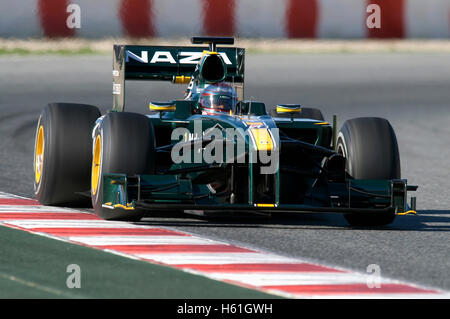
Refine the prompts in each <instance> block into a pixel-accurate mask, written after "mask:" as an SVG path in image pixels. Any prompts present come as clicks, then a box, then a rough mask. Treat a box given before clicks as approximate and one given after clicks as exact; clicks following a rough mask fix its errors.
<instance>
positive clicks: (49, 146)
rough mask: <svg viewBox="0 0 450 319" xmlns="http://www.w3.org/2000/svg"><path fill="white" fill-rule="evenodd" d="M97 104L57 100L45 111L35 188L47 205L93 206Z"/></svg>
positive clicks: (38, 138) (38, 141)
mask: <svg viewBox="0 0 450 319" xmlns="http://www.w3.org/2000/svg"><path fill="white" fill-rule="evenodd" d="M100 116H101V114H100V111H99V110H98V108H97V107H95V106H92V105H85V104H70V103H53V104H49V105H48V106H47V107H46V108H45V109H44V110H43V111H42V113H41V115H40V117H39V121H38V125H37V129H36V138H35V147H34V162H33V167H34V192H35V196H36V198H37V200H38V201H39V202H40V203H41V204H43V205H66V206H78V207H86V206H90V202H89V193H87V197H86V196H83V195H81V194H80V193H83V192H89V182H90V178H89V175H90V163H91V158H92V129H93V127H94V124H95V121H96V120H97V119H98V118H99V117H100Z"/></svg>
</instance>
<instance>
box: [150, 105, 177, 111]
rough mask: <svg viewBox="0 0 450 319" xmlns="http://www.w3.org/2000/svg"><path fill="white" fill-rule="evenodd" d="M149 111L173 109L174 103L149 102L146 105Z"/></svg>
mask: <svg viewBox="0 0 450 319" xmlns="http://www.w3.org/2000/svg"><path fill="white" fill-rule="evenodd" d="M148 107H149V109H150V111H175V104H172V105H155V104H152V103H150V105H149V106H148Z"/></svg>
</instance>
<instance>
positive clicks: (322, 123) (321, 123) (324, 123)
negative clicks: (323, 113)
mask: <svg viewBox="0 0 450 319" xmlns="http://www.w3.org/2000/svg"><path fill="white" fill-rule="evenodd" d="M327 124H330V123H328V122H317V123H314V125H327Z"/></svg>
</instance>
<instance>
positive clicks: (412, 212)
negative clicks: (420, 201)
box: [397, 210, 417, 216]
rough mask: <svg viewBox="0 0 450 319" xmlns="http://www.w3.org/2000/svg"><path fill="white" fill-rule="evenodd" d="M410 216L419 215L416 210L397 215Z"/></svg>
mask: <svg viewBox="0 0 450 319" xmlns="http://www.w3.org/2000/svg"><path fill="white" fill-rule="evenodd" d="M409 214H413V215H417V212H416V211H415V210H408V211H406V212H403V213H397V215H400V216H404V215H409Z"/></svg>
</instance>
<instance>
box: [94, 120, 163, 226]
mask: <svg viewBox="0 0 450 319" xmlns="http://www.w3.org/2000/svg"><path fill="white" fill-rule="evenodd" d="M154 152H155V137H154V131H153V126H152V123H151V121H150V120H149V119H148V118H147V117H146V116H145V115H142V114H137V113H128V112H111V113H108V114H107V115H106V116H105V117H104V119H103V120H102V121H101V124H100V125H99V126H98V127H97V128H96V129H95V132H94V139H93V156H92V168H91V199H92V205H93V206H94V210H95V213H96V214H97V215H98V216H99V217H101V218H103V219H107V220H126V221H137V220H139V219H141V217H142V212H140V211H138V210H135V209H127V208H126V207H123V208H121V207H116V208H114V209H110V208H107V207H104V206H103V189H104V185H103V175H104V174H106V173H117V174H127V175H136V174H154V171H155V162H154Z"/></svg>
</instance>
